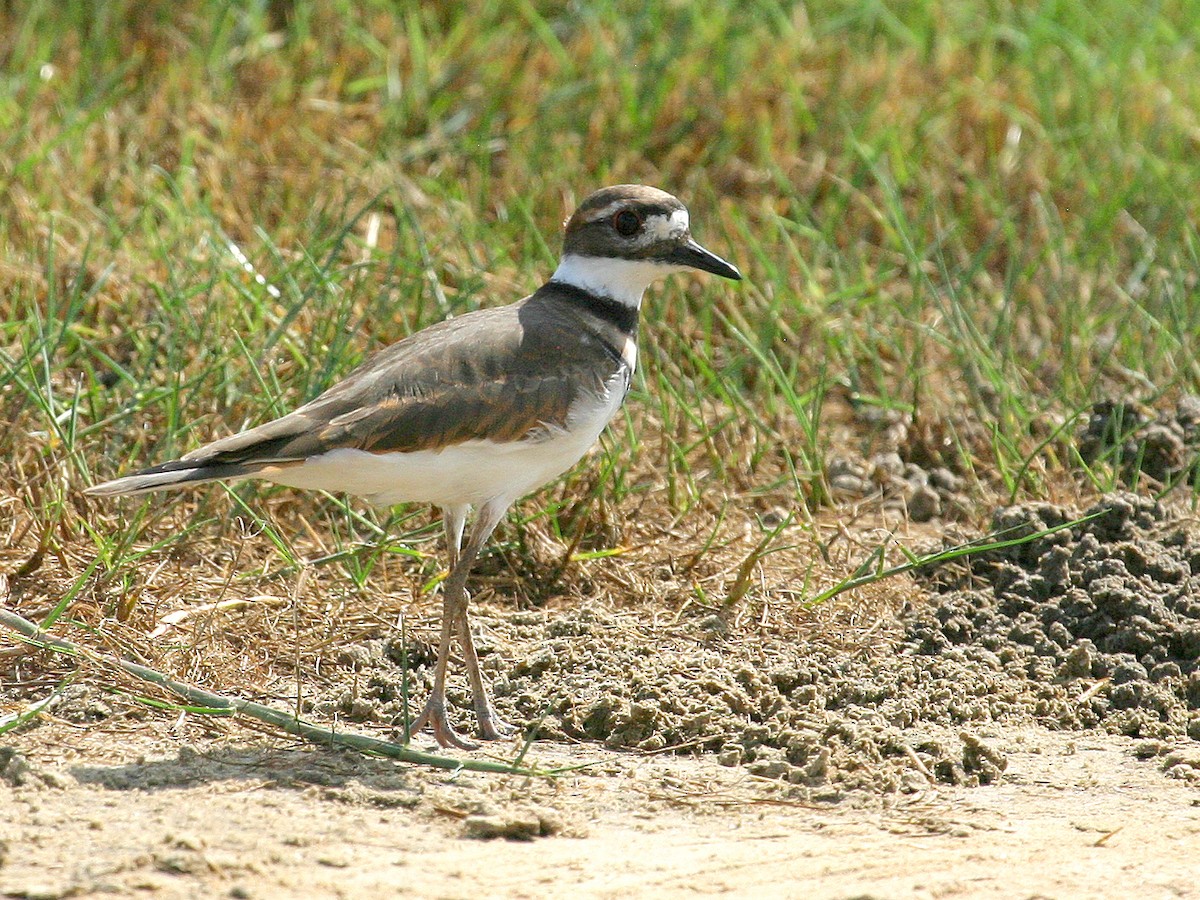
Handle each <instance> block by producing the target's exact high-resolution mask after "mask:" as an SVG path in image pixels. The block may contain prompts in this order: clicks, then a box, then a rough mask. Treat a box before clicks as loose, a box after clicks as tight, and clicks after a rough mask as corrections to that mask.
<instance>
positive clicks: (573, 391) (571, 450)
mask: <svg viewBox="0 0 1200 900" xmlns="http://www.w3.org/2000/svg"><path fill="white" fill-rule="evenodd" d="M684 269H700V270H702V271H705V272H711V273H713V274H716V275H720V276H722V277H724V278H730V279H734V280H739V279H741V277H742V276H741V273H740V272H738V270H737V268H736V267H734V266H732V265H730V264H729V263H727V262H726V261H725V260H723V259H721V258H720V257H718V256H716V255H715V254H713V253H710V252H709V251H708V250H705V249H704V248H703V247H701V246H700V245H699V244H698V243H696V241H694V240H693V239H692V236H691V231H690V227H689V221H688V212H687V209H686V208H685V207H684V205H683V204H682V203H680V202H679V200H677V199H676V198H675V197H673V196H671V195H670V194H668V193H665V192H663V191H660V190H658V189H656V188H652V187H646V186H643V185H630V184H622V185H616V186H615V187H608V188H604V189H603V190H599V191H597V192H596V193H594V194H592V195H591V196H590V197H588V198H587V199H586V200H584V201H583V203H582V204H581V205H580V206H579V208H578V209H577V210H576V211H575V213H574V215H572V216H571V218H570V219H568V220H567V223H566V233H565V236H564V239H563V253H562V259H561V261H560V262H559V265H558V268H557V269H556V270H555V272H554V274H553V275H552V276H551V277H550V280H549V281H548V282H547V283H546V284H545V285H543V286H542V287H541V288H539V289H538V290H537V291H535V292H534V293H533V294H531V295H530V296H528V297H526V298H525V299H523V300H519V301H517V302H516V303H513V304H511V305H509V306H502V307H499V308H492V309H482V310H478V311H476V312H472V313H467V314H466V315H462V316H458V317H456V318H452V319H447V320H445V321H443V322H440V323H438V324H436V325H432V326H430V327H429V328H426V329H424V330H422V331H419V332H417V333H416V334H413V335H411V336H410V337H408V338H405V339H404V340H402V341H400V342H399V343H396V344H393V345H392V346H390V347H388V348H386V349H385V350H382V351H381V352H379V353H378V354H376V355H375V356H373V357H372V358H371V359H369V360H368V361H367V362H366V363H364V364H363V365H362V366H360V367H359V368H358V369H356V370H355V371H354V372H352V373H351V374H350V375H349V376H347V377H346V379H345V380H343V381H341V382H339V383H338V384H335V385H334V386H333V387H331V388H330V389H329V390H327V391H326V392H325V393H323V394H321V395H320V396H319V397H317V398H316V399H315V400H313V401H311V402H310V403H307V404H305V405H304V406H302V407H300V408H299V409H297V410H296V411H295V412H293V413H291V414H289V415H286V416H283V417H282V418H280V419H276V420H274V421H272V422H267V423H266V424H263V425H259V426H258V427H257V428H252V429H250V430H249V431H245V432H242V433H241V434H235V435H233V436H231V437H227V438H223V439H221V440H218V441H214V442H213V443H211V444H207V445H205V446H203V447H200V448H199V449H197V450H193V451H192V452H191V453H188V454H187V455H186V456H184V457H182V458H181V459H177V460H173V461H171V462H167V463H162V464H161V465H157V466H153V467H152V468H149V469H145V470H143V471H140V472H137V473H136V474H133V475H127V476H125V477H124V478H118V479H116V480H115V481H109V482H105V483H104V484H98V485H96V486H94V487H91V488H88V489H87V493H89V494H140V493H144V492H147V491H154V490H159V489H161V488H178V487H183V486H185V485H194V484H201V483H204V482H209V481H233V480H237V479H242V478H263V479H266V480H267V481H272V482H275V483H276V484H283V485H289V486H291V487H296V488H309V489H315V490H323V491H343V492H346V493H349V494H359V495H362V496H364V497H366V498H367V499H368V500H369V501H371V502H373V503H376V504H380V505H390V504H394V503H410V502H423V503H430V504H433V505H435V506H438V507H440V508H441V510H442V520H443V526H444V528H445V535H446V549H447V554H448V556H449V574H448V575H447V577H446V580H445V583H444V585H443V609H442V627H441V638H440V641H439V643H438V655H437V663H436V665H435V668H434V683H433V690H432V692H431V694H430V696H429V698H428V700H427V702H426V703H425V706H424V708H423V709H422V711H421V713H420V714H419V715H418V716H417V718H416V719H415V720H414V722H413V723H412V733H414V734H415V733H417V732H419V731H420V730H422V729H423V728H426V727H428V728H430V729H431V730H432V732H433V735H434V737H435V738H436V739H437V741H438V742H439V743H440V744H441V745H442V746H455V747H459V748H463V749H473V748H474V747H475V746H476V745H475V744H473V743H472V742H470V741H468V740H467V739H465V738H464V737H462V736H461V735H459V734H458V732H456V731H455V730H454V728H453V727H452V726H451V724H450V721H449V719H448V717H447V711H446V669H447V664H448V662H449V658H450V646H451V643H452V641H453V640H454V638H455V637H457V639H458V642H459V644H460V645H461V647H462V655H463V659H464V661H465V664H466V669H467V676H468V678H469V680H470V685H471V693H472V699H473V703H474V707H475V716H476V719H477V721H478V724H479V736H480V737H481V738H483V739H485V740H495V739H499V738H502V737H504V736H506V735H511V734H513V733H515V732H516V731H518V730H519V729H517V728H515V727H514V726H512V725H509V724H508V723H507V722H504V721H503V720H502V719H501V718H500V717H499V716H498V715H497V714H496V711H495V709H494V708H493V706H492V702H491V699H490V698H489V696H488V691H487V687H486V686H485V684H484V681H483V675H482V673H481V672H480V670H479V660H478V657H477V656H476V653H475V646H474V643H473V641H472V639H471V628H470V625H469V624H468V619H467V603H468V595H467V593H466V582H467V575H468V573H469V572H470V570H471V566H472V564H473V563H474V562H475V558H476V556H478V554H479V552H480V549H481V548H482V547H483V545H484V543H485V542H486V541H487V539H488V537H489V535H491V533H492V530H493V529H494V528H495V527H496V525H497V524H498V523H499V522H500V520H501V518H502V517H503V516H504V514H505V512H506V511H507V510H508V508H509V506H511V505H512V503H513V502H514V501H516V500H517V499H518V498H520V497H522V496H523V495H525V494H526V493H528V492H530V491H532V490H533V489H534V488H537V487H540V486H542V485H544V484H546V483H547V482H548V481H551V480H552V479H554V478H556V477H558V476H559V475H561V474H562V473H563V472H565V471H566V470H567V469H569V468H570V467H571V466H572V465H574V464H575V462H576V461H577V460H579V459H580V457H582V456H583V455H584V453H586V452H587V450H588V448H589V447H591V446H592V444H594V443H595V442H596V439H597V438H598V437H599V436H600V432H601V431H603V430H604V427H605V426H606V425H607V424H608V422H609V421H610V420H611V419H612V418H613V416H614V415H616V413H617V411H618V410H619V409H620V407H621V404H622V403H623V402H624V400H625V395H626V393H628V391H629V384H630V380H631V378H632V376H633V371H634V368H635V366H636V365H637V326H638V312H639V308H640V306H641V302H642V294H643V293H644V292H645V290H646V288H647V287H648V286H649V285H650V283H651V282H652V281H654V280H655V279H657V278H660V277H662V276H663V275H667V274H669V273H671V272H678V271H681V270H684ZM472 509H474V510H475V511H476V513H475V519H474V522H473V524H472V527H471V531H470V536H469V538H468V540H467V543H466V546H463V544H462V539H463V532H464V528H465V525H466V521H467V516H468V514H469V513H470V512H471V510H472Z"/></svg>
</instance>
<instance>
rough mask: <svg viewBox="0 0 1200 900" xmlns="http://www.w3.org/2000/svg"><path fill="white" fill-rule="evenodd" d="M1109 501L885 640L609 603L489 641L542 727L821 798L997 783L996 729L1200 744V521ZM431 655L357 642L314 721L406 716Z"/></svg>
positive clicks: (542, 733)
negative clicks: (664, 616) (741, 773)
mask: <svg viewBox="0 0 1200 900" xmlns="http://www.w3.org/2000/svg"><path fill="white" fill-rule="evenodd" d="M1088 513H1089V514H1091V513H1096V514H1098V515H1097V517H1096V518H1094V519H1092V520H1091V521H1089V522H1087V523H1085V524H1083V525H1080V526H1077V527H1075V528H1071V529H1066V530H1063V531H1060V532H1057V533H1055V534H1053V535H1048V536H1046V537H1042V538H1038V539H1036V540H1033V541H1031V542H1029V543H1026V544H1022V545H1019V546H1016V547H1011V548H1007V549H1004V550H999V551H994V552H990V553H987V554H981V555H979V556H977V557H974V558H972V559H971V561H970V562H968V563H964V564H963V565H961V566H959V567H957V568H943V569H941V570H938V571H935V572H931V573H929V574H928V575H926V576H925V578H924V584H925V586H926V587H927V588H928V589H929V590H930V591H931V592H932V596H931V602H930V603H928V604H919V605H918V606H917V607H916V608H914V609H911V610H910V611H909V612H908V613H907V614H906V615H904V616H902V617H901V618H900V619H898V620H897V621H894V622H892V623H891V627H890V629H889V628H885V629H881V630H880V632H879V633H878V634H877V635H876V640H875V641H874V642H873V643H872V644H871V646H869V647H862V648H859V649H854V648H851V649H847V648H846V647H844V646H836V645H834V644H832V643H831V642H830V641H829V639H828V638H827V637H826V638H825V639H822V638H820V637H817V636H810V635H807V634H804V633H799V632H798V631H787V630H786V629H778V628H777V629H775V630H773V631H769V630H765V629H757V630H756V629H754V628H753V626H746V625H742V626H741V627H740V629H739V628H735V627H734V626H733V625H732V624H731V619H730V618H729V617H728V616H727V615H725V614H722V613H720V612H717V613H709V614H700V615H697V616H695V617H694V618H690V619H689V618H686V617H684V618H682V619H681V621H679V622H677V623H674V624H671V625H669V626H667V625H657V624H652V623H650V622H647V621H645V620H640V619H639V618H638V617H637V616H636V615H635V614H632V613H629V612H625V611H620V610H614V609H612V608H609V607H606V606H604V605H602V604H594V603H593V604H587V605H584V606H581V607H579V608H576V609H573V610H568V611H565V612H547V611H541V610H538V611H524V612H517V613H511V614H507V615H499V616H492V617H487V616H481V617H480V619H479V621H480V623H481V631H482V634H481V637H480V639H479V642H478V643H479V649H480V652H481V655H482V656H483V662H484V667H485V669H487V670H489V676H490V678H491V680H492V683H493V685H494V691H495V695H496V699H497V704H498V706H499V707H500V709H501V712H502V714H503V715H505V716H506V717H508V718H511V719H512V720H514V721H521V722H528V723H531V727H532V728H534V729H536V734H537V735H538V737H540V738H549V739H554V740H560V741H582V742H596V743H600V744H603V745H604V746H606V747H610V748H620V749H626V750H630V749H632V750H637V751H641V752H646V753H658V752H697V753H711V754H715V755H716V757H717V759H718V760H719V761H720V762H722V763H725V764H727V765H730V766H743V767H745V768H746V769H747V771H748V772H750V773H751V774H753V775H757V776H763V777H767V778H773V779H778V780H781V781H783V782H786V783H788V784H790V785H791V786H792V788H791V790H792V793H793V794H794V795H795V796H798V797H803V798H805V799H808V800H816V801H837V800H845V799H847V798H852V797H854V796H856V795H857V792H859V791H864V792H867V793H870V794H878V793H880V792H885V793H886V792H913V791H918V790H921V789H923V788H924V787H925V786H927V785H928V784H929V783H931V782H942V783H951V784H983V783H988V782H991V781H994V780H995V779H996V778H997V777H998V776H999V774H1000V773H1001V772H1002V771H1003V770H1004V768H1005V765H1006V762H1005V758H1004V755H1003V753H1002V752H1001V751H1000V750H999V749H997V748H995V747H993V746H991V745H990V744H989V742H988V740H987V734H988V729H989V726H991V725H993V724H996V723H1028V722H1031V721H1037V722H1040V723H1041V724H1045V725H1049V726H1051V727H1055V728H1066V729H1073V728H1087V727H1092V726H1103V727H1105V728H1107V729H1109V730H1111V731H1114V732H1119V733H1123V734H1127V735H1132V736H1139V737H1143V738H1155V739H1160V740H1164V739H1172V738H1178V737H1181V736H1183V735H1185V734H1190V735H1192V736H1193V737H1198V738H1200V714H1198V713H1197V709H1198V708H1200V662H1198V660H1200V600H1198V599H1196V598H1197V597H1200V590H1198V588H1200V583H1198V582H1197V578H1198V574H1197V573H1200V535H1198V534H1197V532H1196V529H1195V528H1194V527H1193V525H1192V523H1191V522H1190V521H1189V520H1185V519H1181V518H1179V517H1173V516H1172V515H1170V514H1169V513H1168V511H1167V510H1166V509H1165V508H1164V507H1163V505H1162V504H1160V503H1156V502H1155V501H1153V500H1148V499H1145V498H1142V497H1138V496H1136V495H1133V494H1120V495H1116V496H1113V497H1109V498H1107V499H1105V500H1104V501H1103V502H1102V503H1100V504H1098V505H1096V506H1095V507H1093V508H1092V509H1091V510H1089V511H1088ZM1074 518H1078V515H1077V514H1076V513H1073V512H1071V511H1070V510H1067V509H1064V508H1061V507H1058V506H1053V505H1049V504H1026V505H1022V506H1014V507H1007V508H1004V509H1001V510H1000V511H998V512H997V513H996V515H995V520H994V526H995V528H996V529H997V530H1005V531H1006V535H1007V536H1009V537H1015V536H1018V535H1022V534H1032V533H1034V532H1036V531H1041V530H1044V529H1046V528H1048V527H1052V526H1054V525H1058V524H1063V523H1066V522H1069V521H1071V520H1072V519H1074ZM426 651H427V648H425V647H423V646H422V645H420V644H416V643H413V642H411V641H410V642H408V643H407V644H403V645H402V644H401V643H400V642H399V641H398V640H396V641H386V640H375V641H370V642H365V643H362V644H358V645H356V646H354V647H351V648H347V649H346V651H344V652H345V654H347V655H346V658H345V659H343V660H342V663H343V664H349V665H351V666H352V667H353V668H354V669H355V671H356V673H357V674H356V675H355V678H354V680H353V686H347V685H346V682H345V681H343V682H342V686H341V687H340V688H338V689H337V690H335V691H332V692H327V693H325V694H324V695H322V696H319V697H317V698H314V700H313V701H312V702H311V703H310V711H311V713H312V714H314V715H316V716H318V717H333V716H338V717H341V718H343V719H349V720H358V721H364V722H388V721H400V717H401V714H402V711H403V710H404V708H405V699H404V698H405V692H406V691H407V692H408V696H409V697H412V698H414V700H413V701H412V702H413V703H414V704H415V698H423V697H424V693H425V691H426V690H427V689H428V687H429V680H430V667H431V663H432V654H430V653H428V652H426ZM401 662H403V664H404V666H403V667H402V666H401V665H400V663H401ZM458 690H459V693H457V694H455V691H454V689H453V688H452V691H451V699H452V702H453V703H454V705H455V706H456V708H457V709H459V710H463V709H468V708H469V702H468V697H467V696H466V694H465V692H463V691H462V686H461V684H460V685H459V686H458ZM412 708H413V707H412V706H410V707H409V710H410V712H411V711H412Z"/></svg>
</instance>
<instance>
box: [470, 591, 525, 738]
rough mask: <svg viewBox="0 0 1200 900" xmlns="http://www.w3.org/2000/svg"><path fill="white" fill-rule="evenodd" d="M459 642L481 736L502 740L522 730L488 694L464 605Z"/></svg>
mask: <svg viewBox="0 0 1200 900" xmlns="http://www.w3.org/2000/svg"><path fill="white" fill-rule="evenodd" d="M458 642H459V643H460V644H462V648H463V659H464V660H465V661H466V664H467V677H468V678H469V679H470V680H471V699H472V701H473V702H474V704H475V720H476V721H477V722H478V723H479V736H480V737H481V738H483V739H484V740H485V741H500V740H504V739H505V738H509V737H512V736H513V735H514V734H516V733H517V732H519V731H520V730H521V728H520V726H519V725H513V724H511V723H510V722H505V721H504V720H503V719H502V718H500V716H498V715H497V714H496V708H495V707H494V706H492V698H491V697H490V696H489V695H488V689H487V685H486V684H485V683H484V681H483V673H482V672H481V671H479V657H478V656H477V655H476V653H475V641H474V640H473V639H472V638H471V623H470V622H469V621H468V619H467V607H466V605H465V604H464V605H463V611H462V618H461V619H459V620H458Z"/></svg>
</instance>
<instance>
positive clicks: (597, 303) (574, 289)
mask: <svg viewBox="0 0 1200 900" xmlns="http://www.w3.org/2000/svg"><path fill="white" fill-rule="evenodd" d="M551 284H553V285H554V289H555V290H556V291H558V292H559V293H560V294H564V295H566V296H567V297H568V298H569V299H570V301H571V302H572V303H577V304H579V306H581V307H583V308H584V309H586V310H587V311H588V312H590V313H591V314H592V315H594V316H595V317H596V318H598V319H603V320H604V321H605V322H608V323H610V324H612V325H613V326H614V327H616V328H618V329H619V330H620V331H621V332H622V333H623V334H633V333H635V332H636V331H637V325H638V310H637V307H636V306H629V305H627V304H625V303H622V302H621V301H620V300H614V299H613V298H612V297H601V296H600V295H598V294H593V293H592V292H591V291H588V290H585V289H583V288H581V287H578V286H577V285H574V284H568V283H567V282H565V281H554V282H551Z"/></svg>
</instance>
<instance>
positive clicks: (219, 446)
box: [184, 294, 619, 470]
mask: <svg viewBox="0 0 1200 900" xmlns="http://www.w3.org/2000/svg"><path fill="white" fill-rule="evenodd" d="M549 306H550V304H549V303H545V302H541V301H540V298H539V296H538V295H537V294H535V295H534V296H533V297H530V298H528V299H527V300H525V301H522V302H521V303H517V304H513V305H512V306H507V307H501V308H499V309H489V310H481V311H479V312H475V313H469V314H467V315H464V316H460V317H458V318H455V319H449V320H447V321H445V322H441V323H439V324H437V325H434V326H431V327H430V328H427V329H425V330H424V331H421V332H419V333H417V334H416V335H413V336H412V337H409V338H406V339H405V340H402V341H400V342H399V343H397V344H393V345H392V346H391V347H388V348H387V349H385V350H383V351H381V352H380V353H378V354H376V355H375V356H374V357H372V358H371V359H370V360H368V361H367V362H366V363H365V364H363V365H362V366H360V367H359V368H358V369H357V370H355V371H354V372H352V373H351V374H350V375H349V376H347V377H346V379H345V380H343V381H341V382H339V383H338V384H335V385H334V386H333V387H331V388H330V389H329V390H327V391H326V392H325V393H324V394H322V395H321V396H319V397H317V398H316V399H315V400H313V401H312V402H310V403H308V404H306V405H304V406H302V407H301V408H300V409H298V410H296V411H295V412H293V413H290V414H289V415H286V416H284V417H282V418H280V419H276V420H274V421H272V422H267V423H265V424H263V425H260V426H258V427H257V428H253V429H251V430H249V431H246V432H243V433H241V434H236V435H233V436H232V437H228V438H225V439H223V440H219V441H215V442H213V443H211V444H208V445H206V446H204V447H201V448H199V449H197V450H194V451H192V452H191V453H189V454H188V455H187V456H185V457H184V460H188V461H195V462H199V463H201V464H202V465H205V466H209V465H216V466H225V465H233V466H239V467H240V466H245V467H246V469H247V470H252V469H254V468H259V467H261V466H264V465H272V464H273V465H286V464H288V463H293V462H300V461H302V460H304V459H305V458H307V457H310V456H313V455H316V454H319V453H324V452H327V451H330V450H334V449H338V448H344V447H350V448H355V449H360V450H368V451H371V452H376V453H380V452H387V451H401V452H405V451H413V450H423V449H429V448H432V447H439V446H447V445H452V444H457V443H461V442H463V441H468V440H473V439H485V438H486V439H491V440H498V441H511V440H518V439H520V438H522V437H524V436H525V435H528V434H530V433H531V432H534V431H535V430H537V429H539V428H541V427H544V426H546V425H550V426H561V425H563V424H565V423H566V419H567V415H568V411H569V410H570V407H571V405H572V403H574V402H575V400H576V399H578V398H579V397H581V396H583V394H584V392H590V393H593V394H595V393H598V392H599V391H601V390H603V387H604V384H605V383H606V382H607V380H608V379H609V378H611V376H612V375H613V374H614V373H615V372H616V371H617V368H618V365H619V360H618V359H615V358H614V355H613V352H612V350H611V349H610V348H608V347H607V346H606V345H605V344H604V342H603V341H600V340H598V339H588V336H587V335H581V332H580V329H579V327H578V324H579V323H578V322H577V321H573V319H574V317H568V318H566V319H565V320H564V317H563V315H562V310H561V309H557V310H551V309H548V307H549ZM581 337H583V339H584V344H583V346H582V347H581V346H580V341H581Z"/></svg>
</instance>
